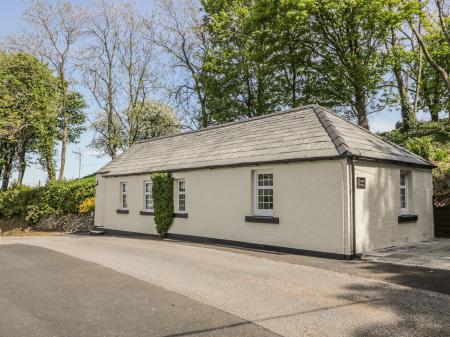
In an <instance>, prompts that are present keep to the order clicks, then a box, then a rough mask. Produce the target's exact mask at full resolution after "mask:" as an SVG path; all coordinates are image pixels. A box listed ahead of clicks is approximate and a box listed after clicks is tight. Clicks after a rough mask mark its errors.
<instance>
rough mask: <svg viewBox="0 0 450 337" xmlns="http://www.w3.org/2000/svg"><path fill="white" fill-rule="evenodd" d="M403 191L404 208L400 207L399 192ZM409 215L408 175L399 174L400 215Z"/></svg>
mask: <svg viewBox="0 0 450 337" xmlns="http://www.w3.org/2000/svg"><path fill="white" fill-rule="evenodd" d="M402 176H404V180H403V181H404V185H402ZM402 190H405V207H402V200H401V195H402V193H401V191H402ZM405 214H409V174H408V173H407V172H400V215H405Z"/></svg>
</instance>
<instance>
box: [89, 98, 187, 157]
mask: <svg viewBox="0 0 450 337" xmlns="http://www.w3.org/2000/svg"><path fill="white" fill-rule="evenodd" d="M93 127H94V129H95V130H96V131H97V134H96V135H95V138H94V139H93V140H92V142H91V144H90V146H91V147H92V148H94V149H96V150H98V151H99V152H100V153H101V154H103V155H111V154H112V152H111V147H114V148H115V149H116V150H117V149H120V150H122V151H123V150H126V149H127V148H128V147H129V146H131V145H133V144H134V143H135V142H136V141H139V140H142V139H149V138H154V137H161V136H167V135H172V134H175V133H178V132H179V131H180V127H181V122H180V121H179V119H178V117H177V116H176V114H175V111H174V110H173V109H172V108H171V107H170V106H169V105H167V104H164V103H161V102H157V101H152V100H148V101H146V102H144V104H143V105H142V106H139V107H137V108H136V109H134V110H131V111H128V109H126V110H125V111H122V112H120V113H119V114H114V116H113V117H112V119H111V120H108V118H106V116H104V115H100V116H99V117H98V118H97V119H96V120H95V121H94V123H93ZM108 130H109V131H110V132H109V133H108Z"/></svg>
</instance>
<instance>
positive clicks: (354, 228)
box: [350, 157, 358, 258]
mask: <svg viewBox="0 0 450 337" xmlns="http://www.w3.org/2000/svg"><path fill="white" fill-rule="evenodd" d="M357 161H358V159H357V158H356V157H352V159H351V161H350V163H351V169H352V255H353V258H355V257H356V177H355V163H356V162H357Z"/></svg>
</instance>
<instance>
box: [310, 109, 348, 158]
mask: <svg viewBox="0 0 450 337" xmlns="http://www.w3.org/2000/svg"><path fill="white" fill-rule="evenodd" d="M313 110H314V112H315V114H316V116H317V118H318V119H319V121H320V123H321V124H322V126H323V128H324V129H325V131H326V132H327V134H328V136H330V138H331V141H332V142H333V144H334V146H335V147H336V150H337V151H338V153H339V154H340V155H342V154H345V153H347V154H350V147H349V146H348V144H347V143H346V142H345V139H344V137H342V135H341V134H340V133H339V131H338V130H337V129H336V127H335V126H334V125H333V123H332V122H331V121H330V119H329V118H328V116H327V114H326V113H325V111H324V110H323V108H322V107H321V106H319V105H314V106H313Z"/></svg>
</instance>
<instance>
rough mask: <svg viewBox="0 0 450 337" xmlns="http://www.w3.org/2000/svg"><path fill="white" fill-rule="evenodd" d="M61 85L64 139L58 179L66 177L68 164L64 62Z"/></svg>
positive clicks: (61, 71)
mask: <svg viewBox="0 0 450 337" xmlns="http://www.w3.org/2000/svg"><path fill="white" fill-rule="evenodd" d="M59 77H60V81H61V83H60V85H61V90H62V102H61V112H62V117H63V134H62V139H61V162H60V166H59V177H58V180H63V179H64V169H65V166H66V149H67V132H68V130H67V128H68V123H67V108H66V104H67V102H66V99H67V88H66V83H65V82H66V81H65V76H64V64H63V65H62V66H61V69H60V76H59Z"/></svg>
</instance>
